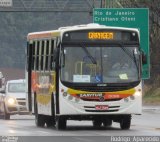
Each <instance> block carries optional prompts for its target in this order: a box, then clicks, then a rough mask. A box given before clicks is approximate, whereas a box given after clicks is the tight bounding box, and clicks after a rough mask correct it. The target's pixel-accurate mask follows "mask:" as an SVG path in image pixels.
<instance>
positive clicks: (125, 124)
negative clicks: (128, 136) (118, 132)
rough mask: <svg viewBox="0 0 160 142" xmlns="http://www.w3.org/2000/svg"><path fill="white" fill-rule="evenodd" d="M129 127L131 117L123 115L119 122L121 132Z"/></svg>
mask: <svg viewBox="0 0 160 142" xmlns="http://www.w3.org/2000/svg"><path fill="white" fill-rule="evenodd" d="M130 126H131V115H124V116H123V117H122V119H121V121H120V127H121V129H122V130H128V129H130Z"/></svg>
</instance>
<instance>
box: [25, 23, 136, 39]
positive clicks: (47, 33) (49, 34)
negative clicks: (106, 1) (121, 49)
mask: <svg viewBox="0 0 160 142" xmlns="http://www.w3.org/2000/svg"><path fill="white" fill-rule="evenodd" d="M106 28H107V29H121V30H133V31H136V32H138V29H136V28H125V27H111V26H105V25H100V24H95V23H90V24H86V25H75V26H67V27H60V28H59V29H58V30H51V31H41V32H33V33H29V34H28V36H27V40H33V39H41V38H52V37H54V36H60V34H61V33H63V32H65V31H74V30H82V29H106Z"/></svg>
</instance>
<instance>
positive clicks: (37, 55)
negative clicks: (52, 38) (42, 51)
mask: <svg viewBox="0 0 160 142" xmlns="http://www.w3.org/2000/svg"><path fill="white" fill-rule="evenodd" d="M39 45H40V41H37V50H36V70H39V68H38V67H39Z"/></svg>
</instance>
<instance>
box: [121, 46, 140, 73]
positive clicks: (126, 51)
mask: <svg viewBox="0 0 160 142" xmlns="http://www.w3.org/2000/svg"><path fill="white" fill-rule="evenodd" d="M118 45H120V47H121V49H122V50H123V51H124V52H125V53H126V54H127V55H128V57H130V59H131V60H132V61H133V62H134V63H135V65H136V68H137V71H138V63H137V60H136V57H135V54H134V51H133V53H132V52H131V51H130V50H127V49H126V48H125V47H124V46H123V45H122V44H120V43H119V44H118Z"/></svg>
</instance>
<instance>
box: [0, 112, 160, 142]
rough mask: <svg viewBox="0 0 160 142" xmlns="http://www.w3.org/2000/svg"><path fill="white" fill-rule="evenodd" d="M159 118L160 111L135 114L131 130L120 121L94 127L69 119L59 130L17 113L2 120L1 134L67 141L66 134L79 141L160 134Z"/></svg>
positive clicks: (0, 121) (88, 123) (0, 123)
mask: <svg viewBox="0 0 160 142" xmlns="http://www.w3.org/2000/svg"><path fill="white" fill-rule="evenodd" d="M159 120H160V111H157V110H144V111H143V114H142V115H134V116H133V118H132V125H131V129H130V130H121V129H120V127H119V124H118V123H113V125H112V127H109V128H101V129H94V128H93V126H92V123H91V122H90V121H68V122H67V129H66V130H63V131H58V130H56V128H38V127H36V126H35V123H34V116H29V115H23V116H19V115H15V116H11V120H2V119H1V120H0V135H1V136H64V137H63V138H62V137H59V138H61V139H64V141H66V140H65V138H66V137H65V136H71V137H74V136H76V137H74V139H76V138H77V136H78V139H80V140H78V141H83V140H82V136H83V138H84V139H85V137H84V136H92V137H91V138H93V136H97V137H99V136H101V137H102V138H105V137H106V136H160V121H159ZM54 138H56V137H54ZM94 140H95V141H96V138H94ZM94 140H93V141H94ZM61 141H62V140H61ZM69 141H70V140H69ZM72 141H73V140H72ZM84 141H85V140H84ZM88 141H89V140H88ZM23 142H24V141H23ZM70 142H71V141H70ZM89 142H90V141H89Z"/></svg>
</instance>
